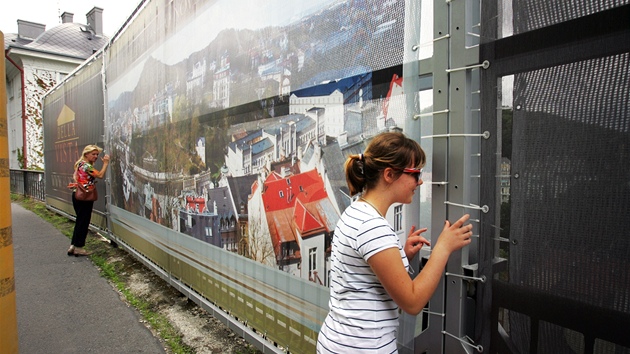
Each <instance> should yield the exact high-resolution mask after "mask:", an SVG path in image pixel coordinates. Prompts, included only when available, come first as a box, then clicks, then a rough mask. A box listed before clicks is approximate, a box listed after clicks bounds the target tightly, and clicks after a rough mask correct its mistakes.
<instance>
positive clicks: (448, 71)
mask: <svg viewBox="0 0 630 354" xmlns="http://www.w3.org/2000/svg"><path fill="white" fill-rule="evenodd" d="M489 67H490V62H489V61H487V60H484V61H483V63H481V64H476V65H470V66H462V67H461V68H455V69H446V72H447V73H452V72H454V71H462V70H468V69H476V68H483V69H487V68H489Z"/></svg>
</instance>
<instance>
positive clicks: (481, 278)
mask: <svg viewBox="0 0 630 354" xmlns="http://www.w3.org/2000/svg"><path fill="white" fill-rule="evenodd" d="M444 275H446V276H447V277H456V278H461V279H465V280H473V281H478V282H482V283H485V282H486V276H485V275H482V276H481V277H469V276H467V275H461V274H457V273H449V272H446V273H444Z"/></svg>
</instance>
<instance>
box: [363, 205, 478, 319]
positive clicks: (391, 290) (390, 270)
mask: <svg viewBox="0 0 630 354" xmlns="http://www.w3.org/2000/svg"><path fill="white" fill-rule="evenodd" d="M468 218H469V215H468V214H466V215H464V216H462V217H461V218H460V219H459V220H457V221H456V222H455V223H454V224H453V225H450V223H449V222H448V221H446V223H445V225H444V229H443V230H442V233H441V234H440V236H439V238H438V242H437V244H436V245H435V247H434V248H433V251H432V252H431V256H430V257H429V261H428V262H427V264H426V265H425V266H424V268H423V269H422V271H421V272H420V274H419V275H418V276H417V277H416V278H415V279H413V280H412V279H411V278H410V277H409V274H408V273H407V270H406V269H405V267H404V266H403V263H402V259H401V257H400V251H399V250H398V249H396V248H388V249H386V250H383V251H381V252H379V253H377V254H375V255H373V256H372V257H370V259H369V260H368V263H369V264H370V266H371V267H372V270H373V271H374V273H375V274H376V276H377V277H378V279H379V281H380V282H381V284H382V285H383V287H384V288H385V290H387V293H388V294H389V295H390V296H391V297H392V299H393V300H394V302H396V304H397V305H398V306H399V307H400V308H401V309H402V310H403V311H405V312H407V313H409V314H411V315H417V314H418V313H420V311H422V309H423V308H424V306H425V305H426V304H427V302H429V300H430V299H431V296H433V293H434V292H435V289H436V288H437V286H438V284H439V283H440V278H441V277H442V273H443V272H444V268H445V267H446V262H447V261H448V258H449V256H450V255H451V253H453V252H454V251H457V250H459V249H461V248H462V247H464V246H466V245H468V244H469V243H470V242H471V240H470V236H471V234H472V232H471V231H470V230H471V229H472V225H466V226H462V225H463V224H464V222H466V220H468Z"/></svg>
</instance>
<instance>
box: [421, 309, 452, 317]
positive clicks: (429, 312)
mask: <svg viewBox="0 0 630 354" xmlns="http://www.w3.org/2000/svg"><path fill="white" fill-rule="evenodd" d="M422 312H424V313H428V314H429V315H434V316H440V317H446V314H445V313H439V312H431V311H429V310H427V309H422Z"/></svg>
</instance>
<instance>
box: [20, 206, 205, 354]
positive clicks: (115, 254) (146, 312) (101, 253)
mask: <svg viewBox="0 0 630 354" xmlns="http://www.w3.org/2000/svg"><path fill="white" fill-rule="evenodd" d="M11 201H13V202H16V203H19V204H20V205H21V206H22V207H24V208H25V209H28V210H30V211H32V212H34V213H35V214H37V215H38V216H39V217H41V218H42V219H43V220H45V221H47V222H49V223H51V224H52V225H53V226H55V227H56V228H57V229H58V230H59V231H60V232H61V233H62V234H64V235H66V237H68V238H72V231H73V230H74V222H73V221H71V220H68V219H66V218H65V217H63V216H60V215H58V214H56V213H54V212H52V211H50V210H48V209H47V208H46V205H44V203H42V202H40V201H37V200H34V199H30V198H25V197H22V196H19V195H15V194H11ZM85 249H86V250H88V251H90V252H92V255H91V256H89V258H90V260H91V261H92V262H93V263H94V264H95V265H96V266H97V267H98V269H99V271H100V273H101V275H102V276H103V277H104V278H106V279H107V280H109V281H110V282H111V283H112V284H113V285H114V286H115V287H116V289H118V291H119V292H120V293H121V294H122V295H123V296H124V298H125V300H126V301H127V302H128V303H129V304H130V305H131V306H133V307H134V308H136V309H137V310H138V312H140V314H141V315H142V317H143V318H144V320H145V321H146V322H147V323H148V324H149V325H150V326H151V328H153V329H154V330H155V332H156V333H158V335H159V336H160V338H162V339H163V340H164V343H166V345H167V346H168V348H169V349H170V351H171V353H176V354H192V353H194V349H193V348H191V347H190V346H187V345H186V344H184V343H183V341H182V336H181V334H179V332H178V331H177V330H176V329H175V327H173V325H172V324H171V323H170V322H169V321H168V319H167V318H166V317H165V316H163V315H161V314H159V313H158V312H156V311H153V304H151V303H150V302H148V301H146V300H144V299H142V298H140V297H138V296H135V295H134V294H133V293H132V292H131V290H130V289H129V287H128V286H127V284H126V283H125V279H123V277H121V276H120V274H121V273H122V272H121V271H122V269H123V267H124V264H123V263H122V262H120V261H116V259H120V258H121V256H123V255H124V256H127V257H131V256H129V255H127V254H126V252H125V251H123V250H120V249H118V248H114V247H111V246H110V245H109V244H108V243H105V242H102V241H101V240H99V238H98V237H88V238H87V242H86V246H85Z"/></svg>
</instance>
